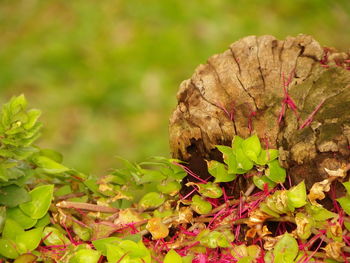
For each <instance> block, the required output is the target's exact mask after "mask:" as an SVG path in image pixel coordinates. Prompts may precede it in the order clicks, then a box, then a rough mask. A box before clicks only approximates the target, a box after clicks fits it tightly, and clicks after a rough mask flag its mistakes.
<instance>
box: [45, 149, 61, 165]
mask: <svg viewBox="0 0 350 263" xmlns="http://www.w3.org/2000/svg"><path fill="white" fill-rule="evenodd" d="M40 155H41V156H45V157H47V158H49V159H51V160H53V161H55V162H56V163H62V161H63V155H62V154H61V153H59V152H56V151H54V150H52V149H40Z"/></svg>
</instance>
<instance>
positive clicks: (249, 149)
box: [241, 135, 261, 162]
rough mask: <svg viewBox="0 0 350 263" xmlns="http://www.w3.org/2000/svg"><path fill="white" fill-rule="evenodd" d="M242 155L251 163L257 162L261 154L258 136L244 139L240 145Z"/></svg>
mask: <svg viewBox="0 0 350 263" xmlns="http://www.w3.org/2000/svg"><path fill="white" fill-rule="evenodd" d="M241 147H242V150H243V152H244V154H245V155H246V156H247V157H248V158H249V159H250V160H252V161H254V162H257V160H258V156H259V154H260V152H261V144H260V140H259V138H258V136H256V135H253V136H250V137H249V138H247V139H245V140H244V141H243V142H242V144H241Z"/></svg>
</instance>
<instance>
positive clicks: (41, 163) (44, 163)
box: [32, 155, 70, 174]
mask: <svg viewBox="0 0 350 263" xmlns="http://www.w3.org/2000/svg"><path fill="white" fill-rule="evenodd" d="M32 161H33V162H34V163H35V164H36V165H37V166H38V167H39V168H41V169H42V170H43V171H44V172H45V173H48V174H58V173H63V172H67V171H69V170H70V169H69V168H67V167H66V166H64V165H62V164H60V163H58V162H55V161H54V160H52V159H50V158H48V157H46V156H42V155H37V156H34V157H33V158H32Z"/></svg>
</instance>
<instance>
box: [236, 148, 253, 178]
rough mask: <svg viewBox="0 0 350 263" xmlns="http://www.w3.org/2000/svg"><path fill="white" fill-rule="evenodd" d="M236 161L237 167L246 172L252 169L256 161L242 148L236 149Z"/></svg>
mask: <svg viewBox="0 0 350 263" xmlns="http://www.w3.org/2000/svg"><path fill="white" fill-rule="evenodd" d="M236 161H237V169H242V170H244V171H245V172H247V171H250V170H251V169H252V168H253V166H254V163H253V161H251V160H250V159H249V158H248V156H246V155H245V153H244V152H243V149H242V148H240V147H239V148H237V150H236Z"/></svg>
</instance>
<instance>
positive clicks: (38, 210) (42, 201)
mask: <svg viewBox="0 0 350 263" xmlns="http://www.w3.org/2000/svg"><path fill="white" fill-rule="evenodd" d="M53 188H54V186H53V185H41V186H38V187H36V188H34V189H33V190H32V191H30V193H29V194H30V196H31V198H32V200H31V201H30V202H27V203H23V204H21V205H20V206H19V207H20V208H21V209H22V211H23V212H24V213H25V214H27V215H28V216H30V217H31V218H33V219H39V218H42V217H43V216H44V215H45V214H46V212H47V211H48V210H49V207H50V204H51V200H52V196H53Z"/></svg>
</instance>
